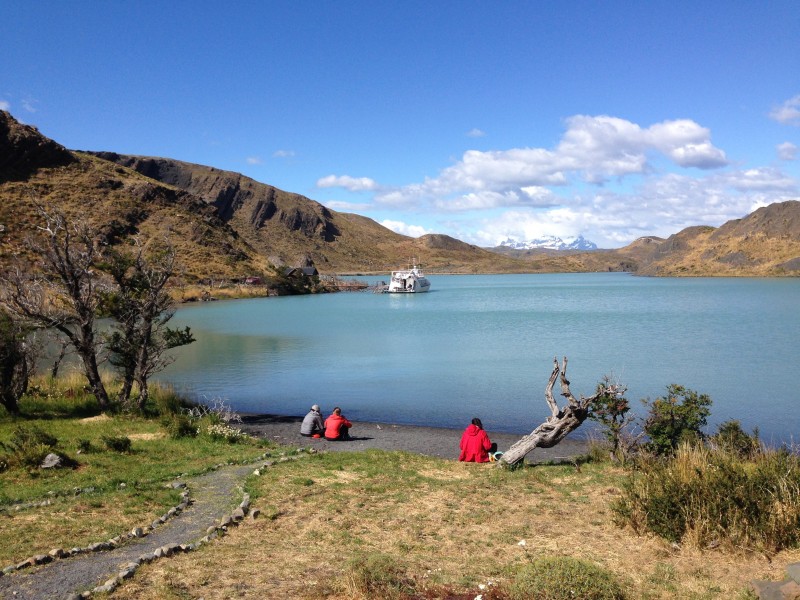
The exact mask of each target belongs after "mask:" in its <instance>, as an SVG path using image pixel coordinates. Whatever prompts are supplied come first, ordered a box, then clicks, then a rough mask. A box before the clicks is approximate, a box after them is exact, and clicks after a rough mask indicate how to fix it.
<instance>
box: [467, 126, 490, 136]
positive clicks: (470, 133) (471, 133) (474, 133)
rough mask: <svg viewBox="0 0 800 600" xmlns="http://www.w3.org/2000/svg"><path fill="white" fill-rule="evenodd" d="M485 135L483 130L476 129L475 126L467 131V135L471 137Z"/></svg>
mask: <svg viewBox="0 0 800 600" xmlns="http://www.w3.org/2000/svg"><path fill="white" fill-rule="evenodd" d="M485 135H486V132H485V131H482V130H480V129H478V128H477V127H473V128H472V129H470V130H469V131H468V132H467V137H471V138H480V137H483V136H485Z"/></svg>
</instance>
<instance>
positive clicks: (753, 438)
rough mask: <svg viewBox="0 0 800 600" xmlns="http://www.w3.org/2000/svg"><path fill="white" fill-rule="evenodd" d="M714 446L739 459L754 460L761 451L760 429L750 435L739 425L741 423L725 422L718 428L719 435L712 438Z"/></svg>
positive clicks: (716, 434)
mask: <svg viewBox="0 0 800 600" xmlns="http://www.w3.org/2000/svg"><path fill="white" fill-rule="evenodd" d="M711 443H712V445H714V446H716V447H717V448H720V449H722V450H724V451H725V452H730V453H732V454H735V455H736V456H738V457H739V458H752V457H753V456H755V454H757V453H758V452H759V451H760V450H761V442H760V441H759V439H758V429H755V430H753V433H752V435H748V434H747V433H746V432H745V431H744V430H743V429H742V426H741V425H740V424H739V421H735V420H731V421H725V422H724V423H722V424H720V426H719V427H718V428H717V433H715V434H714V435H713V436H711Z"/></svg>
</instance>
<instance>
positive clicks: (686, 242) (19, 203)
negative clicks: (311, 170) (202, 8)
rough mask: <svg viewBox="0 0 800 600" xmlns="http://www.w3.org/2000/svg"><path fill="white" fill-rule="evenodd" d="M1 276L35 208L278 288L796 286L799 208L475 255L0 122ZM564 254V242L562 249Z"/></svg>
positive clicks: (265, 190)
mask: <svg viewBox="0 0 800 600" xmlns="http://www.w3.org/2000/svg"><path fill="white" fill-rule="evenodd" d="M0 150H1V151H2V152H0V251H2V252H0V267H2V268H7V267H8V266H9V264H10V261H12V260H22V261H25V260H27V261H29V262H30V261H31V260H33V258H35V257H31V256H27V255H26V250H25V245H24V243H23V242H24V238H25V237H26V236H28V235H31V234H34V233H35V223H36V222H37V221H36V204H37V203H40V204H45V205H51V206H55V207H57V208H58V209H59V210H62V211H63V212H65V213H66V214H67V215H68V216H74V217H75V218H86V219H87V220H89V221H90V222H91V223H92V224H93V225H95V226H96V228H97V231H98V233H99V234H100V235H101V237H103V239H105V240H106V241H107V243H123V242H124V241H125V240H127V239H128V238H129V237H130V236H132V235H144V236H145V237H154V236H162V237H170V239H171V240H173V241H174V243H175V244H176V246H177V249H178V251H179V258H181V260H182V262H183V263H184V264H185V265H186V268H185V272H186V276H187V277H188V278H189V280H196V281H199V280H208V279H216V278H223V279H237V278H238V279H241V278H243V277H245V276H248V275H259V274H261V275H264V276H274V275H275V274H276V273H279V272H280V269H278V268H277V267H276V266H280V265H287V264H288V265H293V266H296V265H298V264H301V263H305V262H308V261H309V260H311V261H313V262H314V264H316V265H317V267H318V269H319V271H320V272H321V273H328V274H335V273H377V274H382V273H388V272H389V271H391V270H392V269H395V268H397V267H399V266H403V265H405V264H407V263H408V262H409V261H410V260H411V259H412V258H416V259H417V260H418V261H419V264H421V265H422V266H424V267H425V269H426V270H427V271H428V272H429V273H437V272H438V273H543V272H587V271H630V272H635V273H638V274H642V275H654V276H720V275H723V276H797V275H800V202H798V201H796V200H789V201H786V202H781V203H776V204H772V205H770V206H766V207H763V208H759V209H758V210H756V211H754V212H753V213H751V214H750V215H746V216H744V217H742V218H741V219H734V220H731V221H728V222H727V223H725V224H723V225H722V226H720V227H718V228H714V227H710V226H695V227H689V228H686V229H684V230H682V231H680V232H677V233H676V234H673V235H672V236H669V237H668V238H666V239H663V238H658V237H655V236H644V237H642V238H639V239H637V240H634V242H632V243H631V244H629V245H628V246H626V247H624V248H620V249H615V250H594V249H593V250H591V251H580V250H569V251H557V250H549V249H538V248H536V249H514V248H508V247H505V248H504V247H498V248H492V249H485V248H479V247H478V246H475V245H472V244H468V243H466V242H463V241H461V240H457V239H455V238H452V237H450V236H447V235H444V234H427V235H424V236H422V237H419V238H410V237H408V236H404V235H401V234H398V233H395V232H393V231H391V230H389V229H387V228H385V227H383V226H382V225H380V224H378V223H376V222H375V221H374V220H372V219H370V218H368V217H365V216H362V215H357V214H353V213H343V212H342V213H340V212H337V211H335V210H332V209H329V208H327V207H325V206H324V205H322V204H321V203H319V202H316V201H315V200H312V199H310V198H307V197H305V196H302V195H300V194H295V193H292V192H286V191H283V190H280V189H278V188H275V187H274V186H270V185H268V184H264V183H260V182H257V181H255V180H253V179H251V178H249V177H246V176H244V175H242V174H240V173H235V172H232V171H223V170H220V169H217V168H215V167H208V166H203V165H195V164H193V163H187V162H184V161H178V160H174V159H168V158H158V157H145V156H130V155H123V154H118V153H115V152H81V151H71V150H67V149H66V148H65V147H64V146H62V145H60V144H58V143H57V142H55V141H53V140H50V139H49V138H47V137H45V136H44V135H42V134H41V133H40V132H39V131H38V129H36V128H35V127H32V126H29V125H23V124H20V123H19V122H17V121H16V120H15V119H14V118H13V117H12V116H11V115H10V114H9V113H8V112H7V111H0ZM562 241H563V240H562Z"/></svg>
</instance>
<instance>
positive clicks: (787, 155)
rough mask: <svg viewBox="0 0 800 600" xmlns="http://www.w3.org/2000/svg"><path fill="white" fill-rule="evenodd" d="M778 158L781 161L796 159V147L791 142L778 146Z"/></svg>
mask: <svg viewBox="0 0 800 600" xmlns="http://www.w3.org/2000/svg"><path fill="white" fill-rule="evenodd" d="M777 150H778V158H780V159H781V160H795V159H796V158H797V146H795V145H794V144H793V143H791V142H783V143H782V144H778V146H777Z"/></svg>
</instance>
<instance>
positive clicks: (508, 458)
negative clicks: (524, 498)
mask: <svg viewBox="0 0 800 600" xmlns="http://www.w3.org/2000/svg"><path fill="white" fill-rule="evenodd" d="M559 378H560V380H561V395H562V396H564V397H565V398H566V399H567V402H568V403H567V405H566V406H565V407H564V408H559V407H558V404H556V401H555V400H554V399H553V386H555V383H556V380H557V379H559ZM617 388H619V389H617ZM623 392H624V389H623V388H621V387H620V386H617V385H616V384H611V383H610V382H609V381H608V379H605V380H604V381H603V383H601V384H600V385H599V386H598V387H597V392H596V393H595V394H594V395H592V396H589V397H588V398H584V397H583V396H581V398H580V400H578V399H576V398H575V396H573V395H572V392H571V391H570V389H569V380H568V379H567V357H566V356H565V357H564V360H563V363H562V365H561V366H559V364H558V359H557V358H554V359H553V372H552V373H551V374H550V379H549V380H548V382H547V386H546V387H545V392H544V396H545V400H546V401H547V405H548V406H549V407H550V416H549V417H547V420H546V421H545V422H544V423H542V424H541V425H539V426H538V427H537V428H536V429H534V430H533V431H532V432H531V433H529V434H528V435H526V436H525V437H523V438H522V439H520V440H519V441H518V442H516V443H515V444H514V445H513V446H511V448H509V449H508V451H507V452H506V453H504V454H503V456H502V458H501V459H500V461H499V462H498V465H501V466H509V465H516V464H518V463H519V462H520V461H522V460H523V459H524V458H525V456H526V455H527V454H528V453H529V452H531V451H532V450H533V449H534V448H552V447H553V446H555V445H556V444H558V443H559V442H560V441H561V440H563V439H564V438H565V437H567V435H568V434H569V433H571V432H573V431H575V430H576V429H577V428H578V427H580V426H581V424H582V423H583V422H584V421H585V420H586V418H587V417H588V416H589V407H590V406H591V404H592V402H594V401H595V400H596V399H597V398H598V397H600V396H601V395H603V394H611V395H616V394H619V393H623Z"/></svg>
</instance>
